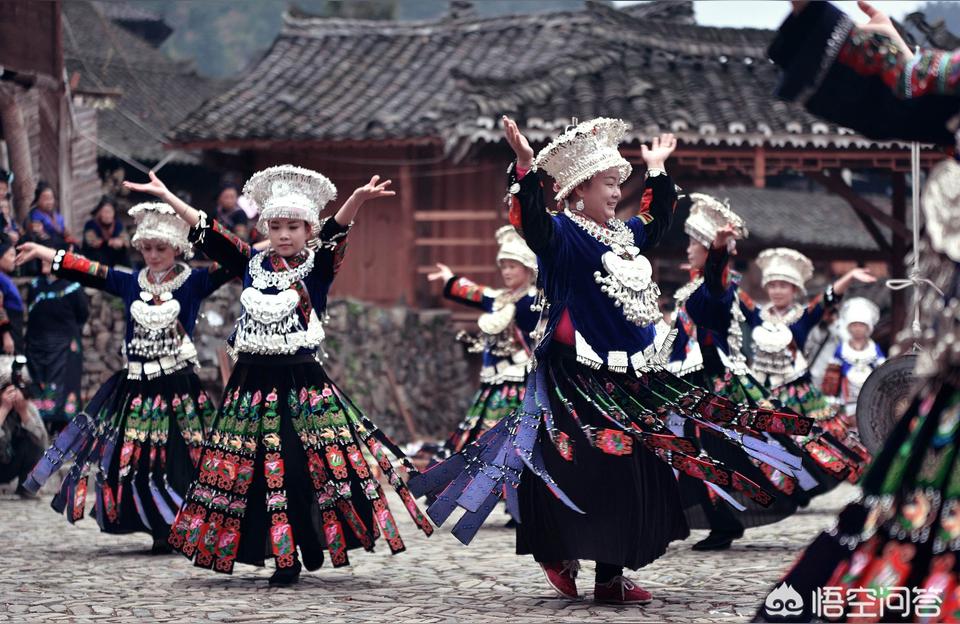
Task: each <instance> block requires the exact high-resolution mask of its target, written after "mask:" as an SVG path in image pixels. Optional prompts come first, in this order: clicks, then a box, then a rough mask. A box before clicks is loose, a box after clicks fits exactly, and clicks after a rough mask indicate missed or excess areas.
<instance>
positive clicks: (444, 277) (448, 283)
mask: <svg viewBox="0 0 960 624" xmlns="http://www.w3.org/2000/svg"><path fill="white" fill-rule="evenodd" d="M427 279H428V280H430V281H431V282H433V281H437V280H440V281H442V282H443V296H444V297H445V298H446V299H449V300H450V301H456V302H457V303H459V304H462V305H465V306H468V307H471V308H477V309H478V310H484V311H485V312H490V311H492V310H493V301H494V298H493V297H491V296H490V295H489V293H490V289H489V288H487V287H486V286H481V285H480V284H477V283H475V282H473V281H472V280H469V279H467V278H466V277H461V276H458V275H454V273H453V271H451V270H450V267H448V266H447V265H445V264H440V263H437V270H436V271H434V272H433V273H430V274H429V275H427Z"/></svg>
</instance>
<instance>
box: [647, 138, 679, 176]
mask: <svg viewBox="0 0 960 624" xmlns="http://www.w3.org/2000/svg"><path fill="white" fill-rule="evenodd" d="M675 149H677V137H675V136H673V134H671V133H669V132H665V133H664V134H661V135H660V136H658V137H653V141H651V142H650V147H647V146H646V144H641V145H640V155H641V156H642V157H643V162H645V163H646V164H647V169H663V168H664V166H663V165H664V163H666V162H667V159H668V158H670V154H672V153H673V150H675Z"/></svg>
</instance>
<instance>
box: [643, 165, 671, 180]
mask: <svg viewBox="0 0 960 624" xmlns="http://www.w3.org/2000/svg"><path fill="white" fill-rule="evenodd" d="M662 175H667V170H666V169H661V168H660V167H655V168H653V169H647V177H648V178H656V177H657V176H662Z"/></svg>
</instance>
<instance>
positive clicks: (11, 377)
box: [0, 356, 49, 497]
mask: <svg viewBox="0 0 960 624" xmlns="http://www.w3.org/2000/svg"><path fill="white" fill-rule="evenodd" d="M17 359H18V360H20V361H18V362H15V361H14V358H13V357H12V356H0V483H8V482H10V481H12V480H14V479H16V480H17V494H20V495H21V496H24V497H29V494H27V492H26V491H25V490H24V489H23V481H24V479H26V478H27V475H29V474H30V471H31V470H32V469H33V467H34V466H35V465H36V463H37V462H38V461H40V458H41V457H42V456H43V450H44V449H45V448H46V447H47V444H49V439H48V437H47V431H46V429H45V428H44V426H43V421H42V420H40V414H39V412H38V411H37V408H36V407H35V406H34V405H33V403H31V402H30V400H29V399H28V398H27V397H26V395H25V394H24V390H23V387H24V380H23V378H22V372H21V371H22V369H23V365H24V363H25V358H22V357H19V358H17Z"/></svg>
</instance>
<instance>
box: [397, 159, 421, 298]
mask: <svg viewBox="0 0 960 624" xmlns="http://www.w3.org/2000/svg"><path fill="white" fill-rule="evenodd" d="M397 178H398V180H397V186H396V188H400V189H403V190H402V192H401V193H399V198H400V227H399V228H398V230H399V231H398V232H397V239H396V244H398V245H400V254H399V258H398V259H399V260H400V265H399V266H398V267H396V268H397V269H401V270H400V271H398V272H399V273H400V274H401V275H402V276H403V277H402V278H401V279H402V280H403V286H402V291H401V292H402V293H404V295H401V296H404V298H405V299H406V300H407V302H408V303H411V304H414V305H417V304H419V303H420V302H419V301H417V300H418V299H419V297H418V296H417V295H418V291H417V284H418V282H419V281H420V280H418V279H417V275H416V273H414V272H413V271H411V270H410V268H411V267H414V266H416V265H417V264H418V263H417V260H418V258H417V248H416V242H415V241H416V238H417V231H416V229H417V224H416V222H415V221H414V220H413V215H414V213H416V206H417V204H416V199H417V192H416V185H415V184H414V183H413V172H412V171H411V166H410V165H401V166H400V171H399V175H398V176H397Z"/></svg>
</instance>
